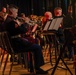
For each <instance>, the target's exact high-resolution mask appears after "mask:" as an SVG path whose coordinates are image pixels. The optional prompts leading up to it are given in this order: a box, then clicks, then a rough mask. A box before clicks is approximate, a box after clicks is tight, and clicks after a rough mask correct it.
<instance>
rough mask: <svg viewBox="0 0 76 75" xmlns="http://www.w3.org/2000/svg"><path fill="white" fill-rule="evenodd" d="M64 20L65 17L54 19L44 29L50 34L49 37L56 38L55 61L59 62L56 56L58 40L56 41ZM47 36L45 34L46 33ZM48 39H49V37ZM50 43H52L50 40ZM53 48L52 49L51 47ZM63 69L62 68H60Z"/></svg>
mask: <svg viewBox="0 0 76 75" xmlns="http://www.w3.org/2000/svg"><path fill="white" fill-rule="evenodd" d="M62 20H63V17H59V18H55V19H52V20H49V21H47V23H46V24H45V27H44V29H43V31H44V32H45V31H47V32H48V33H46V36H48V35H51V36H54V45H55V60H57V55H56V52H57V50H58V47H57V39H56V31H57V30H58V28H59V26H60V24H61V22H62ZM44 34H45V33H44ZM47 38H48V37H47ZM48 41H50V40H49V39H48ZM49 46H50V45H49ZM50 48H51V47H50ZM49 52H50V49H49ZM50 62H51V65H52V60H51V53H50ZM60 68H61V67H60Z"/></svg>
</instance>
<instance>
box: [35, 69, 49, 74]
mask: <svg viewBox="0 0 76 75" xmlns="http://www.w3.org/2000/svg"><path fill="white" fill-rule="evenodd" d="M36 74H48V71H44V70H42V69H39V70H37V71H36Z"/></svg>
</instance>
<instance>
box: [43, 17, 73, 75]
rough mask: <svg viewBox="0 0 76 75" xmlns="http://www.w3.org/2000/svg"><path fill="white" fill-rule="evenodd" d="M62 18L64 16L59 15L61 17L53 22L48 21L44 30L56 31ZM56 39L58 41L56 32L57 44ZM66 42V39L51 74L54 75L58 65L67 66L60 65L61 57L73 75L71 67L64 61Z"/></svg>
mask: <svg viewBox="0 0 76 75" xmlns="http://www.w3.org/2000/svg"><path fill="white" fill-rule="evenodd" d="M62 20H63V17H59V18H55V19H53V20H52V21H51V22H48V23H46V25H45V27H44V29H43V30H44V31H53V30H54V31H55V32H56V31H57V30H58V28H59V26H60V24H61V22H62ZM56 41H57V40H56V34H55V46H57V43H56ZM66 44H67V41H66V42H65V44H64V45H63V47H62V50H60V54H59V57H58V59H57V60H56V64H55V66H54V67H53V68H52V69H53V71H52V74H51V75H54V72H55V70H56V68H57V67H59V68H62V69H65V68H63V67H60V66H58V63H59V61H60V59H61V60H62V62H63V63H64V65H65V66H66V68H67V70H68V71H69V72H70V74H71V75H73V74H72V72H71V71H70V69H69V68H68V66H67V65H66V63H65V62H64V60H63V59H62V55H63V53H64V49H65V47H66ZM55 56H56V54H55ZM49 70H50V69H49ZM65 70H66V69H65Z"/></svg>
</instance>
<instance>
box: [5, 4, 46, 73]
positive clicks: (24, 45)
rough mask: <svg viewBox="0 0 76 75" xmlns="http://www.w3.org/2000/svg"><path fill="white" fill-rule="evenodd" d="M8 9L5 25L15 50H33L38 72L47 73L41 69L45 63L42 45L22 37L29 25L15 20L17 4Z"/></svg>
mask: <svg viewBox="0 0 76 75" xmlns="http://www.w3.org/2000/svg"><path fill="white" fill-rule="evenodd" d="M8 11H9V12H8V16H7V18H6V20H5V23H4V25H5V28H6V31H7V32H8V33H9V35H10V36H9V38H11V42H12V47H13V49H14V52H17V53H22V52H29V51H30V52H33V54H34V61H35V69H36V74H46V73H47V71H43V70H42V69H40V66H42V65H44V59H43V55H42V49H41V47H40V46H39V45H38V44H31V43H30V41H28V40H26V39H25V38H22V37H21V34H25V33H26V32H27V26H26V23H25V24H22V23H20V22H19V21H16V20H15V19H16V17H17V15H18V7H17V6H15V5H10V6H9V10H8Z"/></svg>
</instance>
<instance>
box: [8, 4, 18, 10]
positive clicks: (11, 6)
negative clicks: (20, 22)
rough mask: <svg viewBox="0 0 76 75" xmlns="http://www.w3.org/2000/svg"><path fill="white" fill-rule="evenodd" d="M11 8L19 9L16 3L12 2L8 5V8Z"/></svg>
mask: <svg viewBox="0 0 76 75" xmlns="http://www.w3.org/2000/svg"><path fill="white" fill-rule="evenodd" d="M11 8H15V9H19V8H18V7H17V6H16V5H14V4H10V5H9V9H11Z"/></svg>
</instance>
